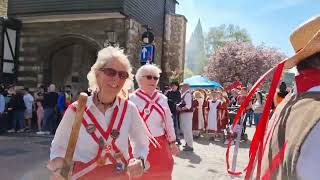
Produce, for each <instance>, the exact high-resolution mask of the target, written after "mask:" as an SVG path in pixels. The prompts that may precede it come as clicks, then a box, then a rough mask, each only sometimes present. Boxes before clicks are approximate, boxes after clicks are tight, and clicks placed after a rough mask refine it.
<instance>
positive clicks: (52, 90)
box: [48, 84, 56, 92]
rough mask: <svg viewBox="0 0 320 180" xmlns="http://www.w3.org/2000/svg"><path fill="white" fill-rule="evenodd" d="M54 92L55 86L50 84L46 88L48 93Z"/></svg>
mask: <svg viewBox="0 0 320 180" xmlns="http://www.w3.org/2000/svg"><path fill="white" fill-rule="evenodd" d="M54 91H56V86H55V85H54V84H50V86H49V87H48V92H54Z"/></svg>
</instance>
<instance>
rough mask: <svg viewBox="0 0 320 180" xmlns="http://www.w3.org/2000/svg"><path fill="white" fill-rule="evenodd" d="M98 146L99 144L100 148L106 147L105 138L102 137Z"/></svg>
mask: <svg viewBox="0 0 320 180" xmlns="http://www.w3.org/2000/svg"><path fill="white" fill-rule="evenodd" d="M98 144H99V147H101V148H103V146H104V140H103V137H100V138H99V140H98Z"/></svg>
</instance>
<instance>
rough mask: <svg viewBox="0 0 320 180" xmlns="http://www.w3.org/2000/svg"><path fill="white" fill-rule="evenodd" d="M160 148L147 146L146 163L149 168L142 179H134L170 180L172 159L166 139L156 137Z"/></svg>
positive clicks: (140, 179)
mask: <svg viewBox="0 0 320 180" xmlns="http://www.w3.org/2000/svg"><path fill="white" fill-rule="evenodd" d="M156 139H157V141H158V142H159V144H160V145H161V147H156V148H155V147H154V146H153V145H152V144H150V145H149V155H148V158H147V161H148V162H149V163H150V168H149V169H148V170H146V171H145V173H144V174H143V176H142V177H140V178H134V179H139V180H171V178H172V177H171V174H172V171H173V157H172V154H171V151H170V148H169V143H168V141H167V139H166V137H165V136H164V135H163V136H159V137H156Z"/></svg>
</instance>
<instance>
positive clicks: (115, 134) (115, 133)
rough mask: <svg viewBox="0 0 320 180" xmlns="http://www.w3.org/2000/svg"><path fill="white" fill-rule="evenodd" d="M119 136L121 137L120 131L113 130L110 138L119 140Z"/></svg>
mask: <svg viewBox="0 0 320 180" xmlns="http://www.w3.org/2000/svg"><path fill="white" fill-rule="evenodd" d="M119 135H120V132H119V131H118V130H116V129H112V131H111V134H110V136H111V137H112V138H113V139H117V138H118V137H119Z"/></svg>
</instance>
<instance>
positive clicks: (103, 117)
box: [48, 47, 151, 180]
mask: <svg viewBox="0 0 320 180" xmlns="http://www.w3.org/2000/svg"><path fill="white" fill-rule="evenodd" d="M131 69H132V68H131V65H130V63H129V60H128V58H127V57H126V56H125V55H124V53H123V51H122V50H120V49H119V48H114V47H107V48H104V49H102V50H101V51H99V53H98V57H97V60H96V62H95V64H94V65H93V66H92V67H91V70H90V72H89V73H88V75H87V78H88V80H89V89H90V90H91V91H92V95H91V96H89V97H88V101H87V104H86V110H85V112H84V115H83V120H82V125H81V127H80V132H79V138H78V141H77V145H76V149H75V153H74V156H73V161H74V166H73V170H72V173H71V175H72V179H105V178H108V179H117V180H122V179H129V176H131V177H139V176H141V175H142V174H143V171H144V159H146V157H147V154H148V149H149V148H148V146H149V141H148V136H147V133H148V132H147V129H146V128H145V125H144V123H143V121H142V119H141V117H140V115H139V112H138V111H137V108H136V107H135V105H134V104H132V103H131V102H128V101H127V100H124V99H122V98H121V97H119V95H118V94H119V92H120V90H121V89H122V88H123V87H124V86H125V84H127V83H129V82H130V81H131V80H132V74H131ZM76 109H77V102H75V103H73V104H71V105H70V106H69V107H68V109H67V110H66V112H65V114H64V116H63V119H62V121H61V123H60V125H59V127H58V129H57V132H56V135H55V137H54V139H53V141H52V144H51V152H50V161H49V164H48V168H49V169H50V170H51V171H52V172H53V175H52V179H59V178H60V179H61V176H60V171H61V168H62V166H63V161H64V159H63V158H64V156H65V153H66V148H67V144H68V139H69V138H68V137H69V136H70V131H71V129H72V123H73V121H74V118H75V111H76ZM150 136H151V135H150ZM129 139H130V145H131V147H132V149H133V158H131V159H129V157H130V156H129V153H128V140H129ZM125 169H126V171H127V173H126V172H125ZM128 174H129V176H128Z"/></svg>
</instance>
